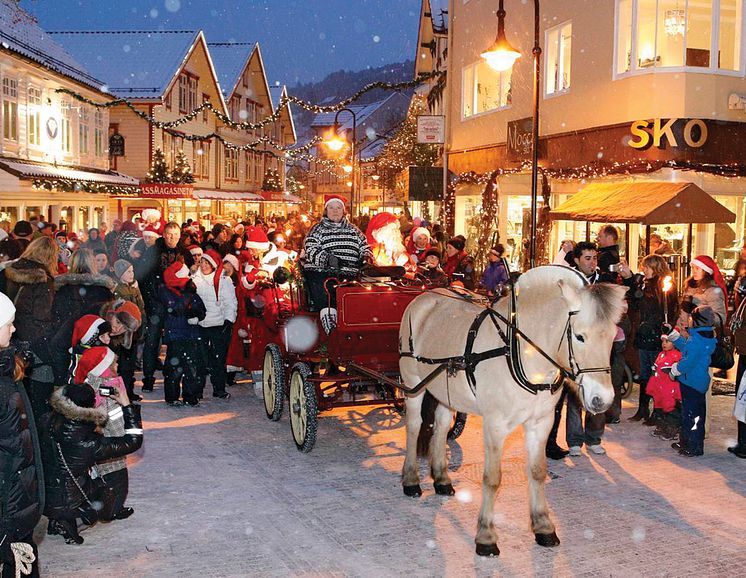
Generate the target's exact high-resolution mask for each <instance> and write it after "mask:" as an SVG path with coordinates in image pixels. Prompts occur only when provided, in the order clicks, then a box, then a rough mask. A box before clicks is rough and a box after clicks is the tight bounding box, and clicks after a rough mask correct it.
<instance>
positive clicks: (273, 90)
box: [269, 84, 298, 143]
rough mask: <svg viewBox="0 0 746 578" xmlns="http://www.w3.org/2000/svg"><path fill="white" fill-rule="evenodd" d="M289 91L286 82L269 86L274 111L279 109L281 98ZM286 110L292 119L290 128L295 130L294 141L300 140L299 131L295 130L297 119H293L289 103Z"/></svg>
mask: <svg viewBox="0 0 746 578" xmlns="http://www.w3.org/2000/svg"><path fill="white" fill-rule="evenodd" d="M287 93H288V91H287V86H285V85H284V84H283V85H280V86H270V87H269V96H270V98H271V100H272V112H275V111H276V110H277V107H278V106H280V99H281V98H282V97H283V96H286V95H287ZM285 110H286V111H287V113H288V118H289V119H290V128H291V130H292V131H293V142H294V143H295V142H298V133H297V132H296V131H295V120H293V110H292V109H291V108H290V106H289V105H287V104H286V105H285Z"/></svg>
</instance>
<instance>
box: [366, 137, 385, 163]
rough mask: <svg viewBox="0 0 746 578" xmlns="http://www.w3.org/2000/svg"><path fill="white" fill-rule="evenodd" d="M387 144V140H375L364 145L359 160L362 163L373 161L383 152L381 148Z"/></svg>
mask: <svg viewBox="0 0 746 578" xmlns="http://www.w3.org/2000/svg"><path fill="white" fill-rule="evenodd" d="M387 142H388V139H385V138H377V139H376V140H374V141H372V142H371V143H369V144H366V145H365V146H364V147H363V149H362V150H361V151H360V159H361V160H363V161H368V160H372V159H375V158H376V157H378V155H380V154H381V153H382V152H383V148H384V147H385V146H386V143H387Z"/></svg>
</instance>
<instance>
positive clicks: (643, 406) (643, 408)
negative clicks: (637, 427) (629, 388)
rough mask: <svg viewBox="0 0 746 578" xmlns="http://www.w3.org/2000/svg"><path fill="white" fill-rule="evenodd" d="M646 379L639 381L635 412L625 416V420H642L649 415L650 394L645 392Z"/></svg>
mask: <svg viewBox="0 0 746 578" xmlns="http://www.w3.org/2000/svg"><path fill="white" fill-rule="evenodd" d="M647 385H648V384H647V381H642V382H640V405H639V406H638V408H637V413H635V415H633V416H632V417H629V418H627V421H642V420H644V419H648V418H649V417H650V396H649V395H648V394H647V393H646V388H647Z"/></svg>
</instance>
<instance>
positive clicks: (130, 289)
mask: <svg viewBox="0 0 746 578" xmlns="http://www.w3.org/2000/svg"><path fill="white" fill-rule="evenodd" d="M114 296H115V297H118V298H120V299H124V300H125V301H129V302H130V303H134V304H135V305H137V308H138V309H139V310H140V315H141V316H142V318H143V319H145V301H143V299H142V293H140V288H139V287H138V285H137V281H135V282H134V283H133V284H132V285H128V284H127V283H117V286H116V288H115V289H114Z"/></svg>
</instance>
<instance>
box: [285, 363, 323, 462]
mask: <svg viewBox="0 0 746 578" xmlns="http://www.w3.org/2000/svg"><path fill="white" fill-rule="evenodd" d="M309 377H311V369H310V368H309V367H308V365H307V364H305V363H296V364H295V366H294V367H293V371H292V372H291V373H290V397H289V402H288V403H289V406H290V429H291V430H292V431H293V440H294V441H295V445H296V447H297V448H298V449H299V450H300V451H302V452H304V453H308V452H310V451H311V450H312V449H313V445H314V444H315V443H316V426H317V416H318V406H317V405H316V387H315V385H314V384H313V383H312V382H310V381H309V380H308V378H309Z"/></svg>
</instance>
